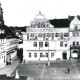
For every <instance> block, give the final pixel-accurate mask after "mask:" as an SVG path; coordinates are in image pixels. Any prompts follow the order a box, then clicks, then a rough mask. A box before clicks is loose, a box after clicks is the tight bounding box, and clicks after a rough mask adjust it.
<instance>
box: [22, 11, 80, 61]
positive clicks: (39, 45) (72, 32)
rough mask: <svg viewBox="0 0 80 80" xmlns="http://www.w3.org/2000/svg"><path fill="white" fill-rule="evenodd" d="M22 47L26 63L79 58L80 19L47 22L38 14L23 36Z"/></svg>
mask: <svg viewBox="0 0 80 80" xmlns="http://www.w3.org/2000/svg"><path fill="white" fill-rule="evenodd" d="M23 45H24V46H23V59H24V60H26V61H31V60H38V61H42V60H57V59H60V60H63V59H66V60H68V59H70V58H73V59H74V58H75V59H76V58H80V46H79V45H80V17H79V16H77V17H74V16H69V17H68V19H53V20H47V19H46V18H45V16H44V15H42V14H41V12H39V14H38V15H37V16H36V17H35V18H34V20H33V21H31V25H30V26H28V27H27V28H26V33H24V34H23Z"/></svg>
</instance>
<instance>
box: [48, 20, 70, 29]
mask: <svg viewBox="0 0 80 80" xmlns="http://www.w3.org/2000/svg"><path fill="white" fill-rule="evenodd" d="M49 21H50V24H51V25H53V26H54V28H63V27H65V28H68V27H69V24H70V21H69V20H68V19H53V20H49Z"/></svg>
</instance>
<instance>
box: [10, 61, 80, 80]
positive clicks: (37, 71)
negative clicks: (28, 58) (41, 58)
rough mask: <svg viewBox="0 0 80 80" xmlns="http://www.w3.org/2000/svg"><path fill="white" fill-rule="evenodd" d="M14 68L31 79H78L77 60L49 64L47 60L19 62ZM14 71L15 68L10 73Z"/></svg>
mask: <svg viewBox="0 0 80 80" xmlns="http://www.w3.org/2000/svg"><path fill="white" fill-rule="evenodd" d="M68 68H69V69H70V71H69V74H68ZM16 69H18V72H19V75H21V76H27V77H30V78H33V80H80V62H79V61H72V60H71V61H53V62H51V63H50V66H48V64H47V62H39V63H38V62H29V63H27V64H19V65H18V67H17V68H16ZM15 73H16V70H15V71H14V72H13V73H12V74H11V75H15Z"/></svg>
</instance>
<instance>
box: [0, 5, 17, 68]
mask: <svg viewBox="0 0 80 80" xmlns="http://www.w3.org/2000/svg"><path fill="white" fill-rule="evenodd" d="M16 38H17V37H16V36H15V35H14V33H13V32H12V31H11V30H10V29H9V28H8V27H7V26H6V25H5V24H4V20H3V11H2V8H1V4H0V67H3V66H5V65H6V64H8V63H11V61H12V60H13V59H14V58H15V57H16V54H17V47H18V41H17V39H16Z"/></svg>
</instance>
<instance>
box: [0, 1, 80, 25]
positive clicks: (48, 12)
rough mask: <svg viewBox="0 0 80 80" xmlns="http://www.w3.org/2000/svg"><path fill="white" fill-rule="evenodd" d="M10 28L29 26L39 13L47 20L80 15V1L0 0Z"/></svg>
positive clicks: (6, 22) (5, 19)
mask: <svg viewBox="0 0 80 80" xmlns="http://www.w3.org/2000/svg"><path fill="white" fill-rule="evenodd" d="M0 2H1V4H2V8H3V12H4V21H5V24H6V25H8V26H28V25H30V22H31V20H33V19H34V17H35V16H36V15H37V14H38V12H39V11H41V12H42V14H43V15H45V17H46V18H47V19H54V18H55V17H56V18H67V17H68V15H80V0H0Z"/></svg>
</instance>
